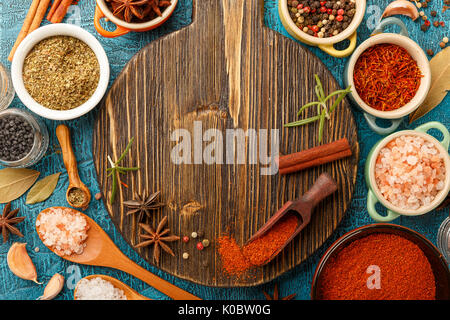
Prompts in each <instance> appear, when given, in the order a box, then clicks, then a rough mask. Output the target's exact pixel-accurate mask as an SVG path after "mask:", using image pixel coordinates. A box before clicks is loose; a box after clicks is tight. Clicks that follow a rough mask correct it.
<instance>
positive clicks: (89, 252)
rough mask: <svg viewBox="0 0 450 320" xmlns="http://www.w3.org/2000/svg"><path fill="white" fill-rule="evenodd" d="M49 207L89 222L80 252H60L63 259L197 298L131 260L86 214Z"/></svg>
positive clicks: (172, 293)
mask: <svg viewBox="0 0 450 320" xmlns="http://www.w3.org/2000/svg"><path fill="white" fill-rule="evenodd" d="M53 208H55V209H58V208H59V209H65V210H69V212H72V213H73V214H75V213H77V212H78V213H80V214H81V215H82V216H83V217H84V218H85V219H86V221H87V222H88V224H89V230H88V232H87V234H88V237H87V240H86V247H85V248H84V250H83V253H81V254H72V255H70V256H61V257H62V258H63V259H66V260H68V261H71V262H75V263H79V264H86V265H90V266H100V267H109V268H114V269H118V270H121V271H123V272H126V273H129V274H131V275H133V276H135V277H136V278H138V279H141V280H142V281H144V282H146V283H147V284H149V285H151V286H152V287H153V288H155V289H156V290H158V291H161V292H162V293H164V294H166V295H167V296H169V297H171V298H172V299H176V300H200V299H199V298H198V297H196V296H194V295H192V294H190V293H189V292H186V291H184V290H182V289H181V288H178V287H176V286H175V285H173V284H171V283H170V282H167V281H166V280H164V279H161V278H160V277H158V276H156V275H154V274H153V273H151V272H150V271H148V270H145V269H144V268H142V267H141V266H139V265H138V264H136V263H135V262H133V261H132V260H131V259H130V258H128V257H127V256H126V255H125V254H123V253H122V251H120V250H119V248H117V247H116V245H115V244H114V242H113V241H112V240H111V238H109V237H108V235H107V234H106V232H105V231H103V229H102V228H101V227H100V226H99V225H98V224H97V223H95V221H94V220H92V219H91V218H89V217H88V216H87V215H85V214H83V213H81V212H79V211H77V210H75V209H72V208H64V207H53ZM51 209H52V208H47V209H45V210H43V211H42V212H41V213H39V215H38V217H37V219H36V220H40V216H41V214H42V213H44V212H48V211H50V210H51ZM36 231H37V233H38V235H39V237H40V238H41V240H42V241H43V239H42V236H41V234H40V233H39V226H36ZM44 244H45V243H44ZM49 249H50V250H51V251H53V249H52V248H50V247H49Z"/></svg>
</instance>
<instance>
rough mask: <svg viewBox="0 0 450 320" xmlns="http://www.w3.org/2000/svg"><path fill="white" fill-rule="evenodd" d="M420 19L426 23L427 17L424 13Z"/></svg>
mask: <svg viewBox="0 0 450 320" xmlns="http://www.w3.org/2000/svg"><path fill="white" fill-rule="evenodd" d="M422 20H423V21H425V23H426V22H427V21H428V17H427V16H426V15H425V16H422ZM428 22H430V21H428Z"/></svg>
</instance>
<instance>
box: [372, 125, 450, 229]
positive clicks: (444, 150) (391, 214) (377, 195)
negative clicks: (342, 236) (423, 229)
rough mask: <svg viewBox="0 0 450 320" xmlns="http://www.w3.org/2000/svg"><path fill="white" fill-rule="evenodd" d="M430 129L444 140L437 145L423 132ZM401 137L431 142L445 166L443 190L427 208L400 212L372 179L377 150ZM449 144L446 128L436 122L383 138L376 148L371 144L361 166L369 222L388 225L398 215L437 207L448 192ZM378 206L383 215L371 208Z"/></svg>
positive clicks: (420, 213) (449, 176)
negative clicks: (437, 131) (363, 168)
mask: <svg viewBox="0 0 450 320" xmlns="http://www.w3.org/2000/svg"><path fill="white" fill-rule="evenodd" d="M431 129H437V130H439V131H440V132H441V133H442V135H443V136H444V138H443V140H442V141H438V140H437V139H436V138H434V137H433V136H431V135H429V134H428V133H427V132H428V131H429V130H431ZM403 135H409V136H420V137H422V138H424V139H425V140H426V141H429V142H432V143H433V144H434V145H435V147H436V149H438V151H439V153H440V154H441V155H442V156H443V159H444V165H445V180H444V188H443V189H442V190H440V191H439V192H438V194H437V195H436V197H435V199H434V200H433V201H432V202H431V203H430V204H428V205H423V206H421V207H420V208H418V209H417V210H411V209H404V208H400V207H398V206H395V205H393V204H392V203H391V202H389V201H388V200H387V199H386V198H385V197H384V196H383V195H382V194H381V192H380V190H379V188H378V185H377V182H376V179H375V164H376V161H377V158H378V155H379V154H380V151H381V149H383V148H384V147H385V146H386V145H387V144H388V143H389V142H390V141H392V140H393V139H395V138H397V137H399V136H403ZM449 143H450V134H449V131H448V130H447V128H446V127H445V126H444V125H443V124H441V123H440V122H436V121H433V122H428V123H425V124H423V125H421V126H419V127H417V128H416V129H414V130H402V131H398V132H396V133H393V134H391V135H389V136H387V137H385V138H384V139H382V140H380V141H379V142H378V143H377V144H375V146H374V147H373V148H372V150H371V151H370V152H369V155H368V156H367V160H366V166H365V178H366V184H367V188H368V193H367V210H368V212H369V215H370V216H371V217H372V219H374V220H375V221H378V222H389V221H392V220H394V219H396V218H397V217H399V216H400V215H404V216H417V215H422V214H425V213H428V212H430V211H432V210H434V209H435V208H436V207H437V206H439V205H440V204H441V203H442V202H443V201H444V200H445V198H446V197H447V194H448V193H449V191H450V156H449V153H448V147H449ZM378 202H379V203H380V204H382V205H383V206H384V207H385V208H386V209H387V215H384V216H383V215H381V214H379V213H378V211H377V210H376V208H375V205H376V203H378Z"/></svg>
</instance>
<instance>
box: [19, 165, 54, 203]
mask: <svg viewBox="0 0 450 320" xmlns="http://www.w3.org/2000/svg"><path fill="white" fill-rule="evenodd" d="M60 174H61V172H58V173H55V174H52V175H49V176H47V177H44V178H42V179H41V180H39V181H38V182H36V184H35V185H34V186H33V188H31V190H30V192H28V194H27V201H26V204H34V203H38V202H42V201H45V200H47V199H48V197H50V196H51V195H52V193H53V191H55V188H56V185H57V184H58V180H59V176H60Z"/></svg>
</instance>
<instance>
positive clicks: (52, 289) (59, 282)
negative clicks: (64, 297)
mask: <svg viewBox="0 0 450 320" xmlns="http://www.w3.org/2000/svg"><path fill="white" fill-rule="evenodd" d="M63 287H64V277H63V276H62V275H60V274H59V273H55V274H54V275H53V277H52V278H51V279H50V281H49V282H48V283H47V286H46V287H45V289H44V294H43V295H42V296H40V297H39V298H38V300H52V299H53V298H55V297H56V296H57V295H58V294H59V293H60V292H61V290H62V288H63Z"/></svg>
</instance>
